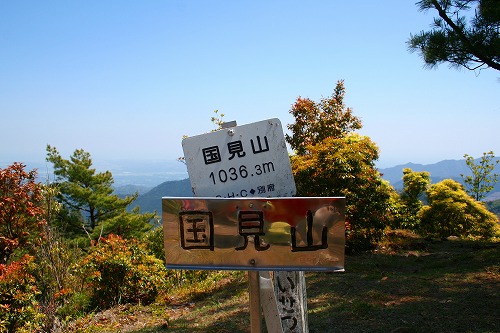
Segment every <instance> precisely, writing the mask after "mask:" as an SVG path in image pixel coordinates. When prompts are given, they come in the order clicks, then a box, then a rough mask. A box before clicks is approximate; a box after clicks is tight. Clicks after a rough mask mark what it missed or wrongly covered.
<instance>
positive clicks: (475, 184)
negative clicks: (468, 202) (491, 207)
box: [460, 151, 499, 201]
mask: <svg viewBox="0 0 500 333" xmlns="http://www.w3.org/2000/svg"><path fill="white" fill-rule="evenodd" d="M464 157H465V163H466V164H467V167H468V168H469V170H470V171H471V172H472V175H468V176H465V175H464V174H461V175H460V176H461V177H462V179H463V180H464V183H465V187H466V188H467V193H469V195H470V196H472V197H473V198H474V199H476V200H477V201H479V200H482V199H484V198H485V197H486V195H487V194H488V193H489V192H491V190H493V188H494V187H495V184H496V182H497V181H498V174H496V173H492V172H493V170H494V169H495V166H496V165H497V164H498V162H499V160H494V159H495V154H494V153H493V151H489V152H487V153H483V156H482V157H481V160H480V161H478V163H477V164H476V162H475V160H474V158H473V157H472V156H469V155H467V154H465V155H464Z"/></svg>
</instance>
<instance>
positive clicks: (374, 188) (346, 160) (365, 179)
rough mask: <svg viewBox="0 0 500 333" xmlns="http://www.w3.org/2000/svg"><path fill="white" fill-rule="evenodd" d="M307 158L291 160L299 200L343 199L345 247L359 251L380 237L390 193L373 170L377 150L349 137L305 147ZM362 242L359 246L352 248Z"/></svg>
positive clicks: (354, 136) (360, 138) (367, 141)
mask: <svg viewBox="0 0 500 333" xmlns="http://www.w3.org/2000/svg"><path fill="white" fill-rule="evenodd" d="M307 149H308V151H309V153H308V154H307V155H295V156H292V158H291V163H292V170H293V174H294V178H295V182H296V184H297V195H299V196H345V197H346V218H347V219H348V221H349V226H350V228H351V230H349V231H348V246H352V247H355V248H356V249H362V248H366V247H369V246H370V245H371V242H372V241H374V240H376V239H377V238H378V237H379V236H381V232H382V230H383V229H384V227H385V226H386V224H387V222H388V221H387V219H388V216H389V214H388V213H389V199H390V197H391V194H392V192H393V191H394V189H393V188H392V187H391V186H390V185H389V183H388V182H387V181H384V180H383V179H382V177H381V176H380V173H379V172H378V170H377V169H376V168H375V165H374V163H375V161H376V160H377V158H378V154H379V151H378V147H377V146H376V145H375V144H374V143H373V142H372V141H371V140H370V138H368V137H366V136H360V135H358V134H355V133H351V134H349V135H347V136H345V137H341V138H334V137H330V138H326V139H325V140H323V142H322V143H321V144H318V145H315V146H308V147H307ZM360 240H363V242H367V243H363V244H356V245H353V242H355V243H357V242H359V241H360Z"/></svg>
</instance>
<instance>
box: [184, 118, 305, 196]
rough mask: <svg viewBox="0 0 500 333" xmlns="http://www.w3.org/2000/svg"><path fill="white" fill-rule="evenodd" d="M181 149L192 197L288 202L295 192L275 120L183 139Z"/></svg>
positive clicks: (280, 128) (284, 149)
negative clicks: (274, 199) (269, 199)
mask: <svg viewBox="0 0 500 333" xmlns="http://www.w3.org/2000/svg"><path fill="white" fill-rule="evenodd" d="M182 147H183V150H184V158H185V159H186V165H187V168H188V173H189V179H190V181H191V186H192V188H193V193H194V194H195V196H197V197H221V198H245V197H291V196H293V195H294V194H295V192H296V189H295V182H294V181H293V175H292V170H291V167H290V160H289V157H288V152H287V149H286V144H285V137H284V135H283V129H282V127H281V122H280V121H279V119H276V118H273V119H268V120H263V121H259V122H256V123H251V124H247V125H242V126H235V127H231V128H225V129H222V130H219V131H216V132H211V133H207V134H202V135H197V136H192V137H188V138H185V139H184V140H183V141H182Z"/></svg>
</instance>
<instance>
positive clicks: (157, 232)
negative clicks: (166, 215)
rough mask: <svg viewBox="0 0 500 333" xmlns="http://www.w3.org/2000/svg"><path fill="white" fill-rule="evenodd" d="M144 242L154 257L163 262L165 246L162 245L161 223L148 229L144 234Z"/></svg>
mask: <svg viewBox="0 0 500 333" xmlns="http://www.w3.org/2000/svg"><path fill="white" fill-rule="evenodd" d="M143 241H144V244H145V245H146V249H147V250H148V252H149V253H150V254H152V255H154V256H155V257H156V258H158V259H160V260H161V261H162V262H163V263H165V247H164V245H163V227H162V226H161V225H159V226H157V227H156V228H154V229H152V230H151V231H149V232H148V233H147V234H146V235H145V236H144V239H143Z"/></svg>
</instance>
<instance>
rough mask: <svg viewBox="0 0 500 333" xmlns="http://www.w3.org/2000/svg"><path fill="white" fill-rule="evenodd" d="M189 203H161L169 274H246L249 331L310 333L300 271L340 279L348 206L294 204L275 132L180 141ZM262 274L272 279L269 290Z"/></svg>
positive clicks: (238, 131) (246, 129) (261, 127)
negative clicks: (335, 275) (209, 271)
mask: <svg viewBox="0 0 500 333" xmlns="http://www.w3.org/2000/svg"><path fill="white" fill-rule="evenodd" d="M183 149H184V157H185V159H186V164H187V167H188V173H189V178H190V180H191V186H192V188H193V193H194V194H195V198H163V199H162V210H163V213H162V214H163V215H162V219H163V228H164V235H165V236H164V238H165V253H166V258H167V266H168V267H171V268H182V269H231V270H247V271H248V272H249V287H250V319H251V331H252V332H253V333H258V332H260V331H261V322H262V319H261V308H262V309H263V310H264V316H265V319H266V325H267V330H268V332H273V333H274V332H294V333H295V332H300V333H305V332H307V331H308V329H307V300H306V287H305V278H304V274H303V273H304V271H307V270H310V271H343V267H344V242H345V240H344V210H345V198H334V197H332V198H293V197H292V196H293V195H294V194H295V182H294V181H293V175H292V171H291V168H290V162H289V157H288V152H287V150H286V145H285V139H284V135H283V130H282V127H281V123H280V121H279V120H278V119H269V120H264V121H260V122H257V123H253V124H248V125H243V126H236V124H235V123H233V124H232V125H231V126H230V127H227V128H223V129H222V130H220V131H217V132H212V133H207V134H203V135H199V136H194V137H189V138H186V139H184V140H183ZM269 271H275V273H274V286H273V283H272V281H271V275H270V274H269Z"/></svg>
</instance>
